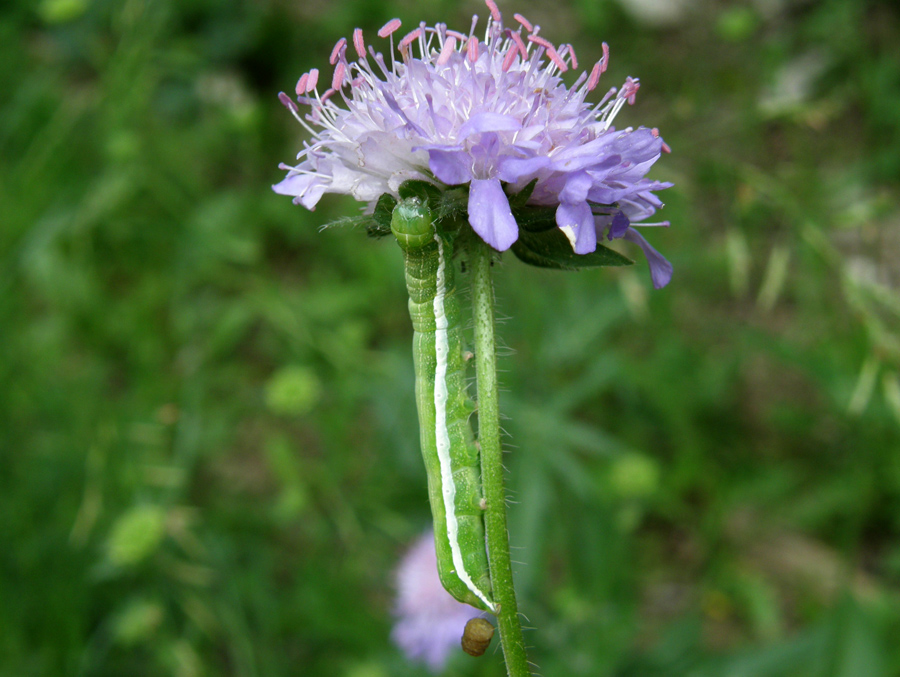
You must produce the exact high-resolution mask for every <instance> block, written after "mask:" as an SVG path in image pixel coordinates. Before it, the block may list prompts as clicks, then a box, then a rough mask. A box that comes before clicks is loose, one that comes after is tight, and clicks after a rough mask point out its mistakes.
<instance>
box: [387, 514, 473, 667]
mask: <svg viewBox="0 0 900 677" xmlns="http://www.w3.org/2000/svg"><path fill="white" fill-rule="evenodd" d="M394 613H395V615H396V617H397V624H396V625H395V626H394V630H393V632H392V633H391V637H392V638H393V640H394V642H395V643H396V644H397V645H398V646H399V647H400V648H401V649H402V650H403V652H404V653H405V654H406V655H407V656H408V657H409V658H410V659H411V660H414V661H421V662H423V663H425V664H426V665H427V666H428V667H429V668H430V669H431V670H432V671H433V672H440V671H441V670H442V669H443V668H444V665H445V664H446V662H447V658H448V657H449V655H450V652H451V651H452V650H454V649H458V648H459V642H460V638H461V637H462V634H463V630H464V629H465V626H466V622H467V621H468V620H469V619H470V618H475V617H476V616H479V615H480V612H479V611H478V610H477V609H474V608H472V607H471V606H469V605H468V604H463V603H462V602H457V601H456V600H455V599H453V597H452V596H451V595H450V593H449V592H447V591H446V590H444V588H443V586H442V585H441V581H440V579H439V578H438V572H437V555H436V554H435V551H434V534H433V533H432V532H431V531H428V532H426V533H424V534H422V536H420V537H419V538H418V540H416V542H415V543H414V544H413V546H412V547H411V548H410V549H409V551H408V552H407V553H406V555H404V557H403V560H402V561H401V562H400V566H399V567H398V568H397V601H396V605H395V608H394Z"/></svg>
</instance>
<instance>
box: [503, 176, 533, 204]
mask: <svg viewBox="0 0 900 677" xmlns="http://www.w3.org/2000/svg"><path fill="white" fill-rule="evenodd" d="M537 182H538V180H537V179H534V180H532V181H531V183H529V184H528V185H527V186H525V187H524V188H523V189H522V190H520V191H519V192H518V193H516V194H515V195H510V196H509V206H510V208H511V209H512V210H513V212H515V211H516V210H518V209H524V208H525V203H526V202H528V199H529V198H530V197H531V194H532V193H533V192H534V187H535V186H536V185H537Z"/></svg>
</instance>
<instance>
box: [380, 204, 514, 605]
mask: <svg viewBox="0 0 900 677" xmlns="http://www.w3.org/2000/svg"><path fill="white" fill-rule="evenodd" d="M391 231H392V232H393V233H394V235H395V237H396V238H397V241H398V242H399V244H400V247H401V248H402V249H403V254H404V259H405V261H406V288H407V290H408V291H409V315H410V318H411V319H412V324H413V330H414V335H413V360H414V362H415V369H416V406H417V408H418V411H419V431H420V437H421V445H422V457H423V458H424V460H425V469H426V472H427V474H428V498H429V501H430V502H431V514H432V517H433V518H434V540H435V550H436V551H437V562H438V574H439V575H440V579H441V583H442V584H443V586H444V588H446V589H447V591H448V592H449V593H450V594H451V595H453V596H454V597H455V598H456V599H458V600H459V601H461V602H465V603H467V604H471V605H472V606H474V607H476V608H479V609H484V610H487V611H492V612H496V608H497V607H496V605H495V604H494V602H493V600H492V598H491V578H490V571H489V569H488V561H487V553H486V551H485V540H484V500H483V498H482V492H481V472H480V465H479V454H478V447H477V446H476V444H475V438H474V436H473V434H472V428H471V427H470V425H469V416H470V415H471V413H472V412H473V411H474V405H473V403H472V400H471V399H470V398H469V396H468V394H467V392H466V384H465V381H466V373H465V358H464V356H463V348H462V329H461V328H460V326H459V324H460V319H459V318H460V310H459V301H458V300H457V298H456V294H455V287H454V281H453V263H452V261H451V255H452V248H451V245H450V244H449V243H448V242H447V241H446V240H445V239H444V238H443V237H442V236H441V235H440V234H439V233H438V232H437V230H436V229H435V227H434V223H433V219H432V214H431V211H430V209H429V208H428V206H427V204H426V203H425V202H424V201H422V200H420V199H419V198H417V197H410V198H406V199H404V200H401V201H400V202H399V203H398V204H397V206H396V207H395V208H394V211H393V214H392V217H391Z"/></svg>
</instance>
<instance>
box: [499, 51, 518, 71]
mask: <svg viewBox="0 0 900 677" xmlns="http://www.w3.org/2000/svg"><path fill="white" fill-rule="evenodd" d="M518 53H519V50H518V48H516V47H511V48H510V49H508V50H507V51H506V56H505V57H503V65H502V66H501V68H502V69H503V72H504V73H505V72H506V71H508V70H509V69H510V68H512V65H513V61H515V60H516V54H518Z"/></svg>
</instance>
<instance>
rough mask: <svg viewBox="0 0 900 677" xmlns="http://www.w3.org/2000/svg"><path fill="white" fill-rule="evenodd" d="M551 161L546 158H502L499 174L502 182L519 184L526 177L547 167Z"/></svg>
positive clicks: (499, 162)
mask: <svg viewBox="0 0 900 677" xmlns="http://www.w3.org/2000/svg"><path fill="white" fill-rule="evenodd" d="M548 162H549V160H548V159H547V158H546V157H530V158H518V157H509V156H506V157H502V158H500V160H499V161H498V164H499V166H498V169H497V174H498V176H499V177H500V180H501V181H506V182H507V183H518V182H519V180H520V179H522V178H523V177H526V176H533V175H534V174H536V173H538V172H539V171H540V170H542V169H543V168H544V167H546V166H547V164H548Z"/></svg>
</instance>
